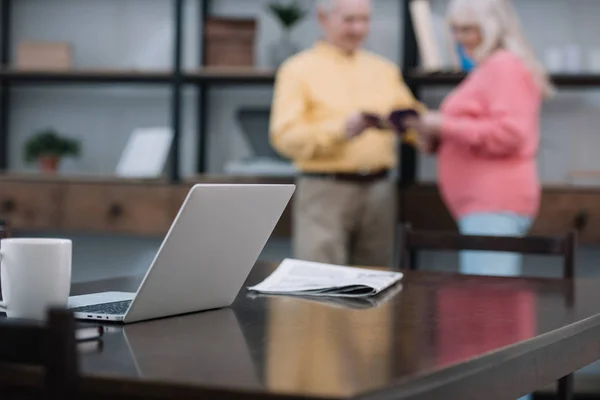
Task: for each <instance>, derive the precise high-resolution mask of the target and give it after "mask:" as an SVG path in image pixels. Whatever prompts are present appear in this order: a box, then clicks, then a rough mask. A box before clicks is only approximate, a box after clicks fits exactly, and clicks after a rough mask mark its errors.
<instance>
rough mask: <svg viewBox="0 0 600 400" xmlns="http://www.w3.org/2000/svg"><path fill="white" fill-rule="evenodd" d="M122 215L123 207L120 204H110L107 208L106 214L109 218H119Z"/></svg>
mask: <svg viewBox="0 0 600 400" xmlns="http://www.w3.org/2000/svg"><path fill="white" fill-rule="evenodd" d="M121 215H123V207H122V206H121V205H120V204H111V205H110V207H109V208H108V216H109V217H110V218H119V217H120V216H121Z"/></svg>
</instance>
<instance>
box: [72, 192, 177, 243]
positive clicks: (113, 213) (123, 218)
mask: <svg viewBox="0 0 600 400" xmlns="http://www.w3.org/2000/svg"><path fill="white" fill-rule="evenodd" d="M64 192H65V193H64V204H63V210H64V215H63V221H62V222H63V224H62V227H63V229H66V230H69V231H83V232H109V233H126V234H140V235H164V234H165V233H166V232H167V230H168V229H169V226H170V224H171V222H172V210H171V207H170V206H171V202H170V194H171V190H170V188H169V187H168V186H163V185H148V186H143V185H122V184H121V185H120V184H112V185H111V184H68V185H65V188H64Z"/></svg>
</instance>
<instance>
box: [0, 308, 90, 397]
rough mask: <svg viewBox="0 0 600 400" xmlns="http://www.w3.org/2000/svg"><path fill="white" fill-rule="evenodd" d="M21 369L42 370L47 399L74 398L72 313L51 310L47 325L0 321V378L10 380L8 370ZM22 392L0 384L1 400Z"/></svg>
mask: <svg viewBox="0 0 600 400" xmlns="http://www.w3.org/2000/svg"><path fill="white" fill-rule="evenodd" d="M22 365H34V366H41V367H43V369H44V393H45V394H46V397H47V398H49V399H66V400H71V399H75V398H76V394H77V378H78V360H77V346H76V340H75V319H74V316H73V313H72V312H71V311H68V310H65V309H51V310H49V312H48V319H47V322H46V323H41V322H34V321H24V320H12V319H9V318H2V319H0V375H4V376H6V374H8V375H9V376H10V372H11V370H13V369H14V368H15V367H18V366H22ZM8 385H9V384H8ZM21 391H23V390H22V389H21V388H16V387H10V385H9V386H7V383H3V382H2V381H0V398H5V396H6V397H10V395H15V394H19V393H20V392H21ZM5 393H6V395H5Z"/></svg>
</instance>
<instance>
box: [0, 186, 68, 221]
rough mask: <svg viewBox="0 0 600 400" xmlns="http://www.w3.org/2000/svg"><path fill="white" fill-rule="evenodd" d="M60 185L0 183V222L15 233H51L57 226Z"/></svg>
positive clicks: (59, 206)
mask: <svg viewBox="0 0 600 400" xmlns="http://www.w3.org/2000/svg"><path fill="white" fill-rule="evenodd" d="M60 203H61V185H60V184H54V183H39V182H10V181H3V182H0V218H2V219H7V220H9V221H10V223H11V225H12V226H13V228H14V229H24V230H54V229H57V228H59V225H60V217H61V215H60V209H61V204H60Z"/></svg>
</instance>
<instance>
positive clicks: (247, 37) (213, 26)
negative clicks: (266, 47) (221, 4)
mask: <svg viewBox="0 0 600 400" xmlns="http://www.w3.org/2000/svg"><path fill="white" fill-rule="evenodd" d="M204 33H205V35H206V36H205V37H206V60H205V65H206V66H209V67H215V66H219V67H254V42H255V37H256V21H255V20H253V19H239V18H215V17H212V18H209V19H208V21H207V23H206V26H205V32H204Z"/></svg>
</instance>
